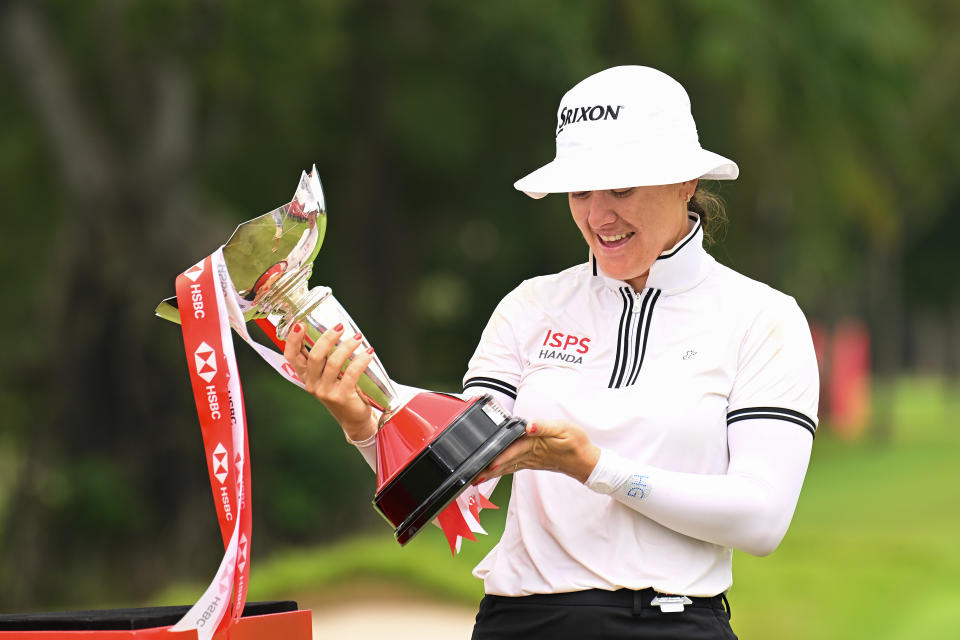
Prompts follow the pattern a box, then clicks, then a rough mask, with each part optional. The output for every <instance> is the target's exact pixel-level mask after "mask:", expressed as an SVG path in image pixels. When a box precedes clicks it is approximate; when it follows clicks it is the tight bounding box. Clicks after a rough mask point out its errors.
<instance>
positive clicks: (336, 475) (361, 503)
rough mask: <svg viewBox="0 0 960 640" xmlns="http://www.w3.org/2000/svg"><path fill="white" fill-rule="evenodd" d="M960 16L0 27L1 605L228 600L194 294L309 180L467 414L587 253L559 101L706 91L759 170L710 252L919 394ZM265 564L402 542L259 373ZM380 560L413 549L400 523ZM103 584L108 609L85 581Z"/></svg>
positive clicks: (822, 12)
mask: <svg viewBox="0 0 960 640" xmlns="http://www.w3.org/2000/svg"><path fill="white" fill-rule="evenodd" d="M958 14H960V6H958V5H957V4H956V3H954V2H947V1H939V2H938V1H935V0H927V1H924V2H907V1H906V0H901V1H895V0H879V1H874V2H826V1H818V2H806V3H792V4H791V3H779V2H773V1H772V0H770V1H762V0H751V1H746V2H745V1H742V0H741V1H738V2H734V1H727V0H724V1H711V2H707V1H696V2H688V3H670V2H645V3H637V2H625V1H620V2H614V1H610V2H598V3H585V2H572V1H569V2H547V1H545V0H541V1H536V2H524V3H516V2H507V1H506V0H496V1H492V2H485V3H450V2H443V1H441V0H432V1H427V2H419V3H404V2H378V3H363V2H356V1H348V0H339V1H331V2H309V1H306V0H302V1H299V2H285V3H259V4H257V5H253V4H249V3H242V2H226V3H214V2H186V1H177V0H167V1H161V0H152V1H144V2H138V3H124V2H111V1H107V0H103V1H99V2H85V3H77V2H69V1H67V0H56V1H53V0H51V1H48V2H29V1H26V0H21V1H18V0H8V1H7V2H4V3H2V4H0V28H2V30H0V34H2V44H3V49H2V52H3V53H2V56H3V57H2V60H3V64H2V66H0V83H2V84H0V86H2V87H3V88H4V90H3V98H2V100H0V184H3V185H4V187H3V194H4V195H3V221H4V225H3V233H2V238H3V251H2V253H0V269H2V272H3V274H4V277H3V278H0V287H2V288H0V294H2V296H3V299H4V300H5V301H6V306H7V313H6V314H4V315H3V317H2V319H0V352H2V353H3V364H4V366H3V367H2V369H0V610H12V609H23V608H28V607H34V606H50V605H56V604H59V603H67V602H75V601H78V600H87V601H89V600H91V599H95V598H117V597H119V596H118V594H121V595H123V596H125V597H136V596H137V595H138V594H143V593H147V592H149V591H151V590H153V589H155V588H156V587H157V586H158V585H159V584H162V583H163V582H164V581H166V580H168V579H170V578H172V577H185V576H191V577H200V578H201V579H202V578H204V577H206V576H207V575H209V574H210V573H211V571H212V569H213V567H214V565H215V562H216V558H217V557H218V555H217V552H216V550H217V547H218V544H219V538H218V536H217V535H216V526H215V521H214V518H213V514H212V510H211V509H210V498H209V497H208V495H209V494H208V489H207V488H206V486H205V483H206V478H205V475H204V471H203V465H202V461H201V455H202V454H201V451H202V449H201V445H200V438H199V433H198V429H197V422H196V417H195V415H194V410H193V408H192V406H191V399H190V391H189V384H188V381H187V376H186V373H185V370H184V358H183V351H182V347H181V344H180V340H179V335H178V330H177V328H176V327H174V326H172V325H167V324H165V323H163V322H162V321H160V320H157V319H155V318H153V316H152V310H153V307H154V306H155V304H156V303H157V302H158V301H159V300H160V299H161V298H163V297H165V296H167V295H171V294H172V290H173V278H174V276H175V275H176V274H177V273H178V272H179V271H181V270H182V269H183V268H184V267H186V266H188V265H190V264H192V263H193V262H195V261H196V260H197V259H198V258H200V257H202V256H203V255H206V254H207V253H209V252H210V251H212V250H213V249H214V248H215V247H216V246H217V245H218V244H219V243H221V242H223V241H224V240H225V239H226V237H227V236H228V235H229V233H230V231H231V230H232V228H233V227H234V225H235V224H237V223H238V222H241V221H243V220H246V219H248V218H251V217H253V216H255V215H257V214H260V213H262V212H264V211H267V210H269V209H270V208H272V207H274V206H276V205H278V204H280V203H282V202H285V201H286V200H287V199H289V197H290V196H291V194H292V191H293V188H294V186H295V182H296V179H297V176H298V175H299V172H300V171H301V170H302V169H304V168H307V167H308V166H309V165H310V164H311V163H313V162H316V163H317V166H318V168H319V170H320V174H321V176H322V178H323V182H324V187H325V189H326V192H327V196H328V204H329V214H330V222H329V227H328V232H327V240H326V243H325V245H324V247H323V249H322V251H321V253H320V257H319V258H318V260H317V262H316V267H315V272H314V282H315V283H317V284H321V283H322V284H326V285H329V286H332V287H333V288H334V290H335V292H336V294H337V296H338V298H339V299H340V300H341V301H342V302H343V303H344V305H345V306H346V308H347V309H349V310H350V312H351V314H352V315H353V316H354V318H355V319H356V320H357V322H358V324H359V325H360V326H361V327H363V329H364V331H365V332H366V333H367V335H368V336H369V337H370V338H371V340H372V341H373V343H374V344H375V345H376V347H377V350H378V352H379V353H380V355H381V358H382V360H383V361H384V363H385V365H386V366H387V368H388V370H389V371H390V373H391V375H392V376H393V377H395V378H396V379H398V380H399V381H401V382H404V383H408V384H415V385H418V386H424V387H430V388H436V389H447V390H457V389H458V388H459V382H460V376H461V375H462V373H463V370H464V368H465V364H466V361H467V359H468V357H469V355H470V353H471V352H472V350H473V347H474V344H475V341H476V339H477V337H478V336H479V333H480V330H481V328H482V326H483V324H484V323H485V322H486V318H487V316H488V314H489V312H490V311H491V310H492V308H493V306H494V305H495V304H496V302H497V301H498V300H499V298H500V297H501V296H502V295H503V294H504V293H506V292H507V291H508V290H509V289H511V288H512V287H513V286H515V285H516V284H517V283H518V282H519V281H520V280H521V279H523V278H525V277H529V276H531V275H535V274H539V273H546V272H549V271H553V270H557V269H560V268H564V267H566V266H569V265H570V264H572V263H574V262H577V261H579V260H581V259H583V258H584V257H585V254H584V249H583V246H582V240H581V239H580V238H579V236H578V234H577V231H576V229H575V227H574V226H573V225H572V224H571V223H570V222H569V220H568V217H567V216H568V212H567V209H566V203H565V202H564V201H563V198H559V197H554V198H548V199H547V200H545V201H540V202H534V201H531V200H528V199H527V198H525V197H524V196H522V195H521V194H519V193H517V192H516V191H514V190H513V189H512V187H511V184H512V182H513V181H514V180H516V179H517V178H519V177H520V176H522V175H524V174H525V173H526V172H528V171H530V170H532V169H534V168H536V167H537V166H539V165H540V164H543V163H544V162H546V161H548V160H549V159H550V158H551V157H552V155H553V132H554V128H555V112H556V108H557V104H558V100H559V98H560V96H561V95H562V94H563V92H564V91H566V89H568V88H569V87H570V86H572V84H573V83H574V82H576V81H578V80H579V79H581V78H582V77H584V76H586V75H588V74H589V73H592V72H594V71H597V70H599V69H601V68H604V67H607V66H612V65H614V64H647V65H651V66H655V67H658V68H660V69H662V70H664V71H666V72H667V73H670V74H671V75H673V76H674V77H676V78H677V79H679V80H680V81H681V82H682V83H683V84H684V85H685V86H686V87H687V89H688V91H689V92H690V94H691V98H692V101H693V109H694V115H695V117H696V119H697V122H698V125H699V129H700V135H701V140H702V142H703V144H704V146H706V147H707V148H710V149H714V150H716V151H718V152H720V153H722V154H724V155H727V156H729V157H732V158H734V159H735V160H736V161H737V162H738V163H739V165H740V168H741V173H742V178H741V179H740V180H738V181H737V182H736V183H732V184H724V185H723V186H722V192H721V193H722V195H723V196H724V198H725V199H726V200H727V203H728V208H729V213H730V219H731V224H730V227H729V230H728V233H727V236H726V239H725V241H724V242H723V243H721V244H720V245H719V246H718V247H717V248H716V250H715V253H716V254H717V257H718V258H719V259H720V260H721V261H723V262H726V263H728V264H731V266H733V267H734V268H736V269H738V270H740V271H742V272H744V273H746V274H748V275H750V276H753V277H756V278H758V279H760V280H763V281H765V282H769V283H770V284H772V285H774V286H778V287H781V288H783V289H784V290H786V291H787V292H789V293H791V294H792V295H794V296H795V297H797V298H798V300H799V302H800V303H801V306H802V307H803V308H804V309H805V310H807V312H808V315H810V316H811V317H815V318H821V319H824V320H827V321H830V320H832V319H836V318H839V317H842V316H845V315H862V316H864V317H866V318H867V320H868V321H869V322H870V323H871V325H872V326H873V329H874V333H875V336H876V337H877V340H876V344H877V345H878V351H877V354H876V355H877V359H878V364H879V365H880V366H881V368H882V370H883V371H884V372H887V373H892V372H894V371H896V368H897V364H898V358H897V354H898V345H899V344H900V342H901V341H902V329H903V327H902V318H903V314H904V311H903V310H904V308H905V306H906V305H907V304H909V305H911V307H922V306H925V305H927V306H931V307H932V306H936V307H937V308H941V309H955V308H957V306H958V305H960V295H958V285H957V283H956V281H955V279H954V278H948V277H945V274H948V273H955V271H956V259H955V257H954V255H955V254H954V252H953V251H952V249H951V248H950V247H951V245H946V244H945V243H944V242H943V239H944V237H946V230H948V229H952V230H954V231H956V230H957V227H956V222H955V220H956V218H955V216H949V212H950V204H951V203H955V202H957V200H958V193H960V185H958V183H957V179H956V177H955V175H954V171H952V168H953V167H956V166H958V160H960V158H958V155H960V150H958V145H957V144H956V143H957V136H956V134H955V128H954V126H953V122H952V116H953V115H954V114H955V113H957V107H958V88H957V87H958V84H957V82H956V78H957V77H958V76H960V38H958V35H957V34H958V33H960V28H958V26H960V20H958V18H960V16H958ZM240 351H241V354H240V355H241V372H242V375H243V378H244V381H245V383H246V384H245V389H246V392H247V393H246V395H247V410H248V415H249V418H250V425H251V426H250V428H251V435H250V438H251V447H252V459H253V463H254V467H253V482H254V498H255V500H254V504H255V505H256V508H255V510H254V514H255V518H256V528H255V537H254V547H253V548H254V553H255V554H263V553H266V552H268V551H269V550H270V549H273V548H276V547H278V546H281V545H285V544H290V543H294V542H297V543H302V542H312V541H319V540H324V539H330V538H333V537H336V536H342V535H344V534H345V533H347V532H349V531H351V530H353V529H355V528H357V527H360V526H364V525H366V524H368V523H370V522H372V521H374V520H375V517H374V516H373V515H372V511H371V510H370V508H369V507H368V505H367V500H368V499H369V497H370V496H371V494H372V490H373V480H372V477H371V475H370V473H369V470H367V469H366V468H365V466H364V464H363V462H362V461H361V460H360V458H359V456H357V455H355V454H354V453H353V452H352V451H351V450H350V449H349V448H348V447H347V446H345V445H344V444H343V443H342V440H341V439H340V438H341V436H340V435H339V433H338V432H337V430H336V428H335V427H334V425H332V424H331V423H330V420H329V418H327V416H326V415H325V414H324V412H323V411H322V410H321V409H320V407H319V406H318V405H316V404H315V403H314V402H313V401H312V400H311V399H310V398H309V397H306V396H305V395H304V394H302V393H300V392H298V391H297V390H296V389H294V388H293V387H290V386H288V385H285V384H284V383H283V382H282V381H280V380H279V379H278V378H276V376H274V375H273V374H272V373H270V372H269V371H268V370H267V369H266V367H263V366H261V365H260V363H259V362H257V361H256V359H255V358H254V357H253V356H251V354H249V353H248V351H249V350H247V349H246V347H240ZM383 531H384V535H388V530H387V529H386V527H384V528H383ZM79 584H83V585H84V587H83V589H84V592H83V593H77V592H76V591H75V589H76V586H77V585H79Z"/></svg>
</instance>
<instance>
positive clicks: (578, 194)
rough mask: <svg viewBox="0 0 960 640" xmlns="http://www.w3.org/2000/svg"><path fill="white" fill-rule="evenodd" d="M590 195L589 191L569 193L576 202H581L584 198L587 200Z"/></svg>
mask: <svg viewBox="0 0 960 640" xmlns="http://www.w3.org/2000/svg"><path fill="white" fill-rule="evenodd" d="M591 193H592V192H591V191H571V192H570V197H571V198H576V199H577V200H582V199H584V198H589V197H590V194H591Z"/></svg>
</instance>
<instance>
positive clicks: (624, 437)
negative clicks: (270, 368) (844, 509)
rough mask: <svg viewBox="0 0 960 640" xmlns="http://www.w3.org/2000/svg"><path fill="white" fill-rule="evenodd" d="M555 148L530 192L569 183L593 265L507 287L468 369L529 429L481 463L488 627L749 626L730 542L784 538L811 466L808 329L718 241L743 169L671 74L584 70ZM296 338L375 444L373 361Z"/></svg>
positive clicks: (482, 636)
mask: <svg viewBox="0 0 960 640" xmlns="http://www.w3.org/2000/svg"><path fill="white" fill-rule="evenodd" d="M556 143H557V153H556V158H555V159H554V160H553V161H552V162H550V163H549V164H547V165H546V166H544V167H542V168H540V169H538V170H537V171H535V172H533V173H531V174H530V175H528V176H526V177H525V178H523V179H521V180H520V181H518V182H517V183H516V185H515V186H516V188H517V189H519V190H521V191H523V192H525V193H526V194H527V195H530V196H532V197H534V198H540V197H543V196H544V195H546V194H548V193H565V194H567V198H568V200H569V205H570V211H571V213H572V216H573V221H574V223H575V224H576V225H577V227H578V228H579V229H580V231H581V233H582V234H583V237H584V240H585V241H586V243H587V246H588V247H589V259H588V260H587V261H586V262H585V263H583V264H579V265H576V266H573V267H571V268H569V269H567V270H565V271H562V272H560V273H556V274H552V275H546V276H541V277H538V278H533V279H531V280H527V281H525V282H523V283H521V284H520V286H518V287H517V288H516V289H514V290H513V291H512V292H510V293H509V294H507V296H506V297H505V298H504V299H503V300H502V301H501V302H500V304H499V305H498V306H497V308H496V310H495V311H494V313H493V316H492V317H491V318H490V321H489V323H488V324H487V327H486V329H485V330H484V332H483V335H482V337H481V339H480V344H479V346H478V347H477V350H476V353H475V354H474V356H473V358H472V359H471V360H470V363H469V367H468V371H467V374H466V376H465V378H464V389H465V390H466V392H467V393H473V394H480V393H491V394H492V395H494V396H495V397H496V399H497V400H498V401H499V402H500V403H501V404H502V405H503V406H504V407H505V408H506V409H507V410H509V411H510V412H512V413H513V414H515V415H518V416H521V417H523V418H526V419H527V420H528V421H529V425H528V427H527V436H528V437H525V438H521V439H520V440H518V441H517V442H515V443H514V444H512V445H511V446H510V447H509V448H508V449H506V450H505V451H504V452H503V453H502V454H501V455H500V456H498V458H497V459H496V460H494V462H493V463H492V464H491V465H490V467H488V469H486V470H485V471H484V472H483V473H482V474H481V476H482V478H481V482H482V484H481V490H482V491H484V493H487V492H489V491H491V490H492V485H493V484H494V482H495V480H496V478H498V477H499V476H501V475H505V474H513V475H514V478H513V490H512V495H511V498H510V505H509V509H508V512H507V522H506V529H505V531H504V534H503V537H502V538H501V539H500V541H499V543H498V544H497V545H496V546H495V547H494V548H493V550H492V551H491V552H490V553H489V554H488V555H487V557H486V558H484V560H483V561H482V562H481V563H480V564H479V565H478V566H477V567H476V569H475V571H474V574H475V575H476V576H477V577H479V578H481V579H482V580H483V581H484V585H485V591H486V596H485V597H484V599H483V601H482V602H481V604H480V611H479V613H478V615H477V621H476V626H475V628H474V633H473V638H474V639H475V640H487V639H494V638H495V639H498V640H502V639H509V638H523V639H525V640H529V639H531V638H551V639H561V638H577V639H580V638H605V639H614V638H683V639H698V638H735V637H736V636H734V634H733V631H732V630H731V628H730V624H729V618H730V616H729V605H728V603H727V600H726V597H725V595H724V594H725V593H726V591H727V590H728V589H729V588H730V586H731V584H732V567H731V558H732V553H733V549H740V550H742V551H746V552H748V553H752V554H756V555H765V554H768V553H770V552H771V551H773V550H774V549H775V548H776V547H777V545H778V544H779V542H780V540H781V539H782V538H783V536H784V534H785V533H786V530H787V527H788V526H789V524H790V520H791V518H792V516H793V512H794V509H795V507H796V503H797V498H798V496H799V494H800V488H801V485H802V483H803V478H804V474H805V473H806V469H807V463H808V461H809V457H810V450H811V446H812V442H813V435H814V432H815V431H816V426H817V417H816V416H817V401H818V397H817V395H818V375H817V364H816V358H815V355H814V350H813V344H812V341H811V338H810V331H809V328H808V326H807V323H806V320H805V319H804V316H803V313H802V312H801V311H800V309H799V308H798V307H797V305H796V303H795V302H794V300H793V299H792V298H790V297H789V296H786V295H784V294H782V293H780V292H778V291H776V290H774V289H771V288H770V287H768V286H766V285H764V284H761V283H759V282H756V281H753V280H750V279H749V278H746V277H745V276H742V275H740V274H738V273H736V272H735V271H732V270H731V269H729V268H727V267H724V266H722V265H720V264H718V263H717V262H716V261H714V259H713V258H712V257H711V256H710V255H709V254H707V253H706V252H705V251H704V249H703V241H704V230H705V228H706V227H707V226H708V225H709V223H710V222H711V220H710V217H711V216H710V214H711V213H715V211H714V210H712V207H711V206H710V203H711V201H710V199H709V197H708V196H705V195H704V194H703V191H702V188H701V187H700V185H699V180H701V179H712V180H732V179H735V178H736V177H737V174H738V169H737V166H736V164H734V163H733V162H732V161H730V160H728V159H726V158H724V157H722V156H719V155H717V154H715V153H712V152H710V151H706V150H704V149H703V148H702V147H701V146H700V143H699V139H698V135H697V130H696V125H695V123H694V121H693V117H692V115H691V112H690V102H689V98H688V97H687V94H686V91H684V89H683V87H682V86H681V85H680V84H678V83H677V82H676V81H675V80H673V79H672V78H670V77H669V76H667V75H665V74H663V73H661V72H659V71H657V70H655V69H651V68H647V67H639V66H623V67H615V68H612V69H607V70H605V71H602V72H600V73H597V74H595V75H593V76H590V77H589V78H586V79H585V80H583V81H582V82H580V83H579V84H577V85H576V86H575V87H573V88H572V89H571V90H570V91H569V92H567V94H566V95H564V97H563V99H562V101H561V103H560V108H559V110H558V115H557V139H556ZM302 336H303V332H302V331H301V332H297V333H292V334H291V339H290V341H289V342H288V348H287V357H288V359H289V360H290V361H291V363H292V364H293V365H294V366H295V367H297V368H298V371H299V372H300V374H301V377H303V378H304V379H305V380H307V381H308V383H312V384H310V388H311V389H312V390H313V392H314V395H315V396H316V397H317V398H319V399H320V400H321V402H323V403H324V404H325V405H326V406H327V407H328V408H329V409H330V411H331V412H332V413H333V415H334V416H335V417H336V418H337V419H338V420H339V421H340V423H341V425H342V426H343V428H344V430H345V432H346V434H347V436H348V438H349V439H350V440H352V441H354V442H355V443H360V445H361V448H369V446H370V443H372V435H373V433H374V430H375V427H376V421H375V419H374V418H373V417H372V414H371V411H370V408H369V407H368V406H367V405H366V404H364V402H363V401H362V400H361V399H360V397H359V396H358V395H357V393H356V390H355V386H354V384H353V383H354V382H355V380H356V375H358V374H359V373H360V371H362V369H363V368H364V367H365V366H366V364H367V363H368V362H369V359H368V358H367V357H358V358H356V359H355V360H354V363H353V364H352V365H351V368H350V369H348V374H347V375H345V376H344V378H343V379H342V380H338V379H337V377H336V373H337V372H338V371H339V365H340V364H342V363H343V362H344V361H345V359H346V356H347V355H348V354H349V353H351V352H352V350H353V349H355V348H356V346H357V344H358V342H356V341H353V340H343V343H342V345H341V346H340V347H339V348H338V349H337V350H336V351H335V352H334V353H333V354H332V355H331V356H330V357H329V359H322V358H315V359H312V360H307V359H305V358H303V357H300V356H301V355H302V352H301V343H302ZM339 338H340V335H339V332H337V331H334V330H330V331H329V332H328V334H327V335H325V336H324V337H323V338H321V340H322V341H326V344H318V346H319V347H321V349H317V348H315V349H314V350H313V352H314V353H318V352H319V353H325V352H326V351H327V350H328V348H329V347H331V346H332V345H333V344H335V342H336V340H337V339H339ZM323 347H327V348H326V349H325V348H323ZM325 363H329V365H330V367H329V368H328V369H327V371H326V375H324V365H325Z"/></svg>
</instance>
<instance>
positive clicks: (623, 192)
mask: <svg viewBox="0 0 960 640" xmlns="http://www.w3.org/2000/svg"><path fill="white" fill-rule="evenodd" d="M610 193H612V194H613V195H614V197H615V198H626V197H627V196H629V195H630V194H631V193H633V188H630V189H611V190H610Z"/></svg>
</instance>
